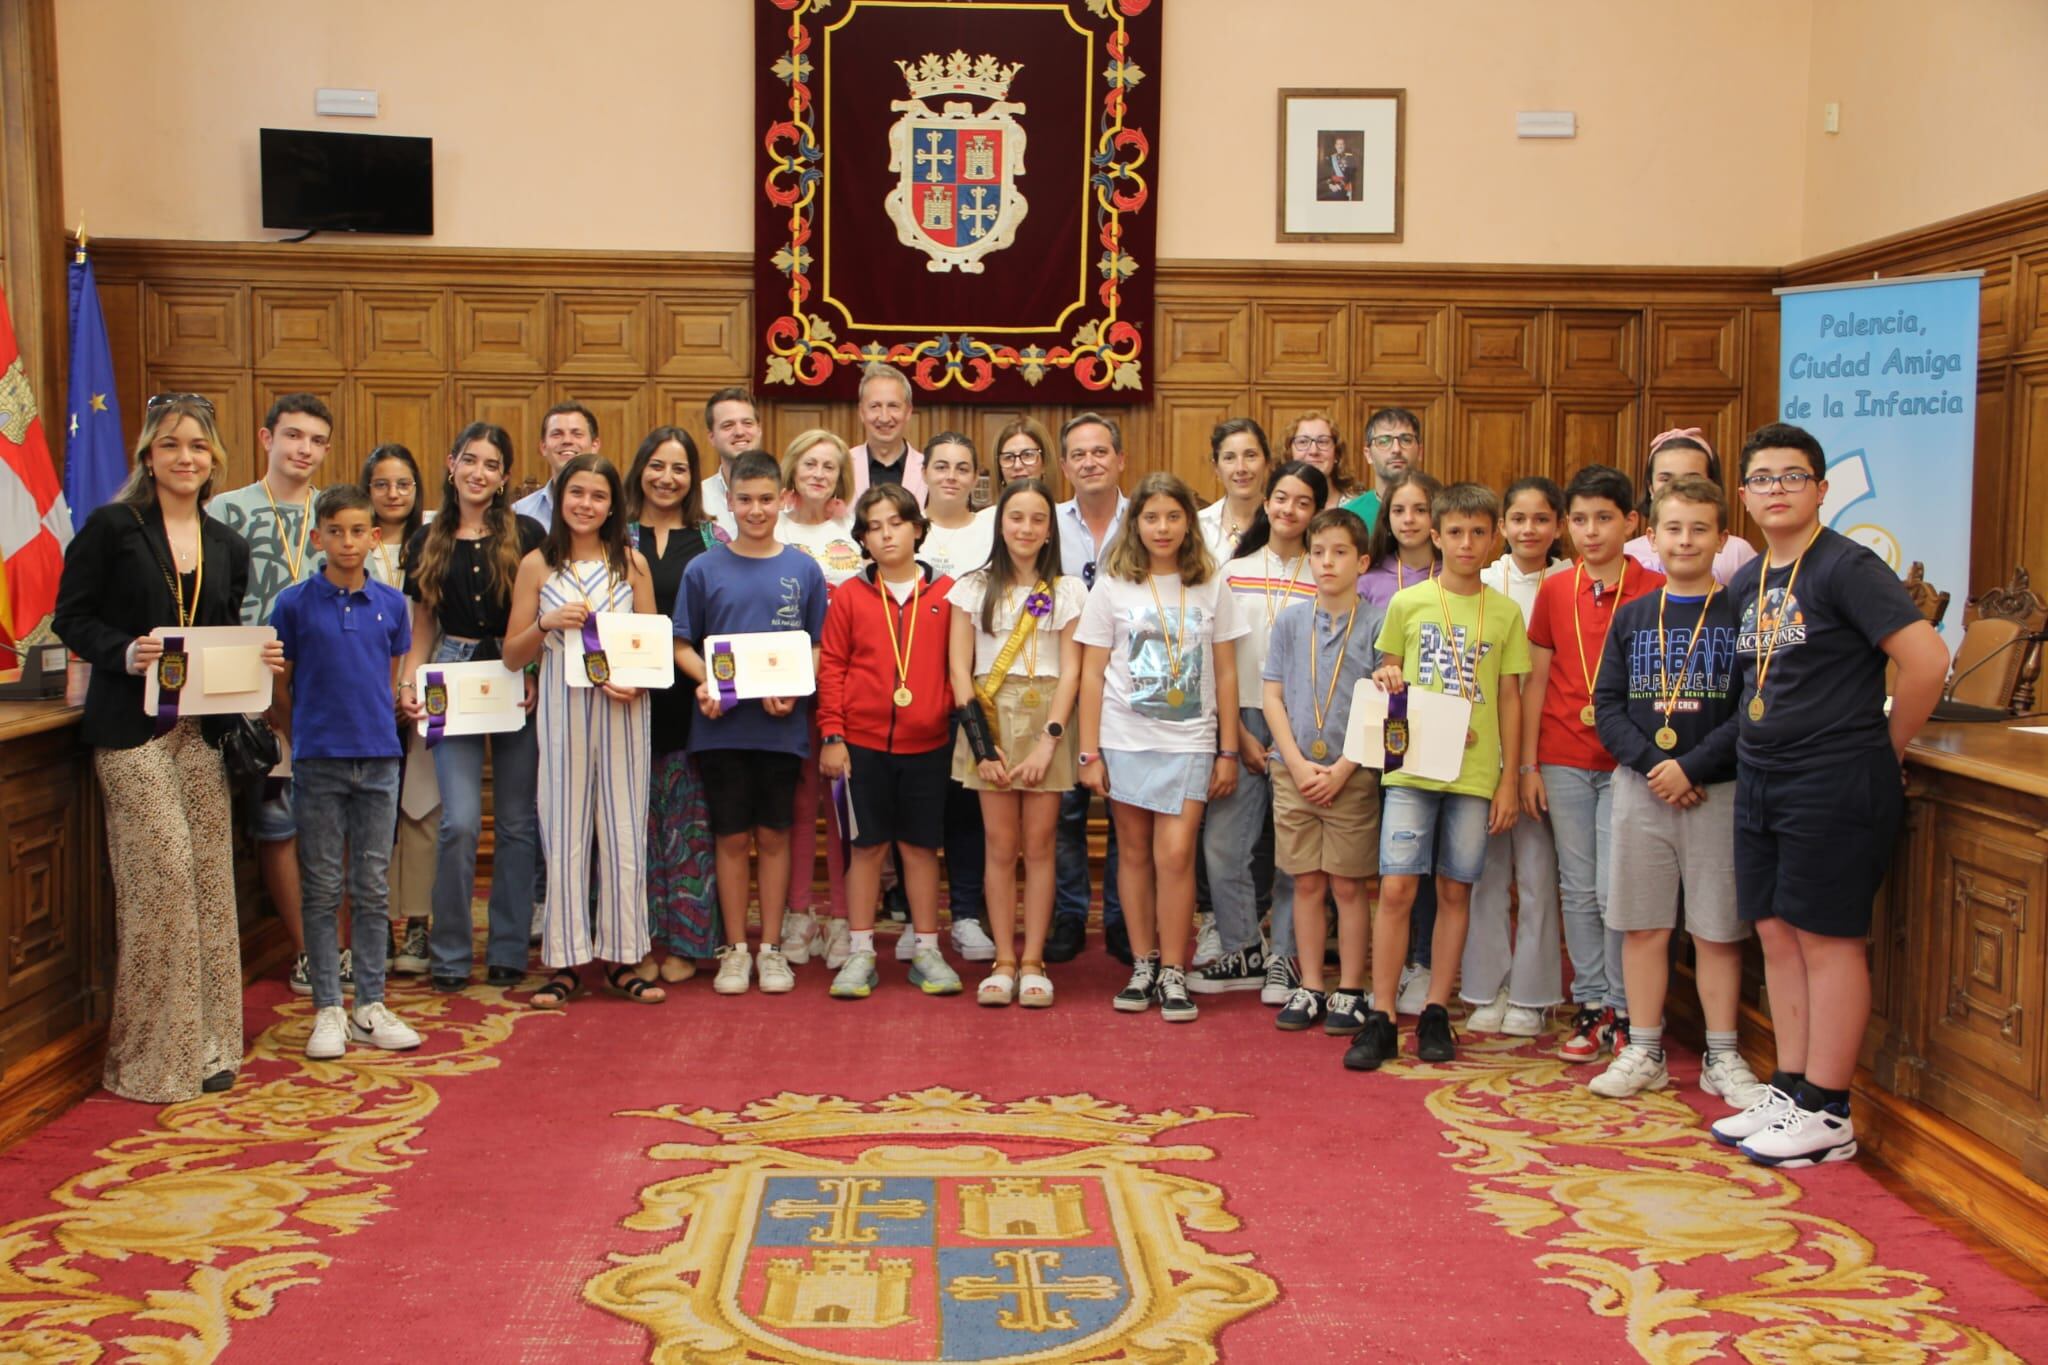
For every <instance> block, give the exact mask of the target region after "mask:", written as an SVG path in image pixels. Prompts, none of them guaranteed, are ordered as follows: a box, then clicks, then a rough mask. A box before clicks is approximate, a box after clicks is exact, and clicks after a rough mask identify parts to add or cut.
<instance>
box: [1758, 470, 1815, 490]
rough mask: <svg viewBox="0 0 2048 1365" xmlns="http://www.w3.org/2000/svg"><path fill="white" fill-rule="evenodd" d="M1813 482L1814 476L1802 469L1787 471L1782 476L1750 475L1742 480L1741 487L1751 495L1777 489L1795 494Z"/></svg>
mask: <svg viewBox="0 0 2048 1365" xmlns="http://www.w3.org/2000/svg"><path fill="white" fill-rule="evenodd" d="M1813 481H1814V476H1813V475H1812V474H1810V473H1808V472H1807V471H1806V470H1804V469H1788V470H1786V471H1785V472H1784V473H1782V474H1750V475H1748V476H1746V477H1745V478H1744V479H1743V480H1742V486H1743V487H1744V488H1746V489H1748V490H1749V491H1750V492H1752V493H1769V492H1771V491H1773V490H1774V489H1779V488H1782V489H1784V490H1785V491H1786V492H1787V493H1797V492H1798V491H1799V490H1800V489H1802V488H1804V487H1806V485H1808V484H1810V483H1812V482H1813Z"/></svg>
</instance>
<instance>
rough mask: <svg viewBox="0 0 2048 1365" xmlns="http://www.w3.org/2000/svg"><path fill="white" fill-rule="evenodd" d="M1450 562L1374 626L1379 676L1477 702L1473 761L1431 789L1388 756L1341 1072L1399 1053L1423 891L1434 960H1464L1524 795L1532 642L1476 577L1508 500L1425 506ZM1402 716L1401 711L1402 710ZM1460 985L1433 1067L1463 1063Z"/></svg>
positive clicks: (1503, 601) (1436, 989)
mask: <svg viewBox="0 0 2048 1365" xmlns="http://www.w3.org/2000/svg"><path fill="white" fill-rule="evenodd" d="M1430 511H1431V513H1432V514H1433V520H1434V521H1435V525H1436V529H1435V530H1434V531H1432V532H1431V533H1430V534H1431V536H1432V538H1433V539H1434V540H1435V541H1436V544H1437V548H1438V549H1439V550H1441V551H1442V552H1443V559H1444V567H1443V573H1442V575H1441V576H1440V577H1438V578H1436V579H1434V580H1432V581H1430V582H1427V583H1418V584H1416V585H1415V586H1414V587H1412V588H1404V589H1402V590H1401V591H1400V592H1397V593H1395V594H1394V598H1393V600H1392V601H1391V602H1389V603H1388V604H1387V618H1386V623H1385V624H1384V625H1383V626H1382V627H1381V628H1380V638H1379V649H1380V654H1381V657H1382V660H1383V662H1382V663H1381V665H1380V667H1379V669H1378V671H1377V672H1375V673H1374V674H1373V677H1374V678H1375V679H1376V680H1377V681H1378V682H1379V684H1380V685H1381V686H1382V687H1384V688H1386V689H1387V691H1388V692H1390V693H1394V694H1396V695H1397V696H1398V694H1399V693H1400V692H1401V691H1402V690H1403V689H1404V688H1406V687H1410V686H1413V687H1419V688H1426V689H1428V690H1429V691H1432V692H1447V693H1449V694H1451V695H1452V696H1458V697H1464V698H1467V699H1468V700H1469V701H1470V702H1471V703H1472V714H1471V721H1470V729H1469V730H1468V731H1467V733H1466V736H1465V762H1464V766H1463V767H1462V768H1461V769H1460V770H1459V773H1458V776H1457V778H1456V779H1455V780H1453V781H1450V782H1440V781H1434V780H1430V779H1427V778H1421V777H1416V776H1413V775H1412V774H1409V773H1405V772H1402V771H1401V770H1400V769H1399V767H1398V766H1396V765H1397V764H1398V762H1399V757H1400V756H1399V754H1397V753H1392V752H1390V753H1389V754H1388V756H1387V759H1388V762H1387V770H1386V774H1385V776H1384V777H1382V778H1381V781H1380V785H1381V787H1382V788H1383V789H1384V790H1385V792H1386V798H1387V799H1386V807H1385V809H1384V810H1383V811H1382V812H1381V815H1380V902H1379V907H1378V909H1377V911H1376V912H1375V914H1374V916H1373V952H1372V975H1373V1000H1374V1002H1375V1004H1376V1006H1377V1007H1376V1008H1374V1009H1372V1010H1370V1011H1369V1012H1368V1013H1367V1014H1366V1021H1365V1027H1364V1029H1362V1030H1361V1031H1360V1032H1359V1034H1358V1039H1357V1041H1356V1042H1354V1043H1353V1044H1352V1045H1351V1049H1350V1050H1349V1051H1348V1052H1346V1053H1345V1054H1344V1065H1345V1066H1347V1067H1350V1068H1351V1069H1352V1070H1354V1071H1374V1070H1377V1069H1378V1068H1379V1066H1380V1064H1381V1063H1383V1062H1385V1061H1387V1060H1388V1059H1389V1058H1391V1057H1393V1056H1394V1055H1395V1054H1396V1053H1397V1052H1398V1050H1399V1048H1400V1036H1399V1034H1398V1033H1396V1032H1395V1029H1394V1020H1393V1016H1392V1015H1391V1014H1390V1013H1389V1012H1388V1010H1387V1009H1386V1008H1385V1007H1386V1006H1388V1005H1391V1004H1392V1003H1393V1000H1394V996H1395V993H1396V991H1397V990H1398V989H1399V986H1400V979H1401V963H1402V961H1403V959H1404V958H1405V956H1406V951H1407V947H1408V911H1409V907H1410V906H1412V905H1413V904H1414V903H1415V894H1416V891H1417V890H1418V889H1419V888H1420V886H1421V884H1422V879H1423V878H1424V877H1426V876H1429V875H1431V874H1432V873H1434V874H1435V876H1436V891H1437V916H1436V933H1435V937H1434V940H1433V953H1432V956H1433V957H1434V959H1435V960H1436V961H1438V962H1446V963H1449V962H1457V961H1458V960H1459V959H1460V958H1462V957H1463V956H1464V952H1465V921H1466V913H1467V911H1468V910H1469V909H1470V907H1471V903H1472V883H1474V882H1476V881H1478V880H1479V874H1480V872H1481V871H1482V870H1483V869H1484V868H1485V866H1486V843H1487V839H1488V838H1489V836H1491V835H1494V834H1499V833H1501V832H1503V831H1504V830H1507V829H1509V828H1510V827H1512V826H1513V825H1514V823H1515V815H1516V809H1517V805H1518V801H1517V798H1518V796H1519V790H1518V788H1517V786H1516V782H1515V769H1514V765H1513V764H1512V763H1510V762H1506V761H1504V760H1503V756H1504V755H1506V754H1513V753H1517V752H1519V746H1520V743H1521V679H1522V675H1523V674H1526V673H1527V672H1528V671H1529V638H1528V636H1527V634H1526V633H1525V632H1524V630H1523V626H1522V609H1521V608H1520V607H1518V606H1516V605H1515V603H1514V601H1513V599H1511V598H1510V597H1508V595H1507V594H1506V593H1500V592H1492V591H1490V590H1488V589H1487V587H1486V585H1485V584H1484V583H1482V582H1481V581H1480V578H1479V572H1480V570H1481V569H1482V568H1484V567H1485V566H1486V565H1487V564H1488V563H1490V562H1492V559H1493V555H1494V551H1495V550H1496V549H1497V548H1498V546H1497V543H1496V542H1497V541H1498V539H1499V531H1500V499H1499V498H1497V497H1495V496H1494V493H1493V490H1492V489H1490V488H1486V487H1484V486H1482V485H1480V484H1476V483H1454V484H1452V485H1451V486H1450V487H1448V488H1446V489H1444V490H1443V491H1442V492H1441V493H1438V494H1437V495H1436V498H1435V499H1434V501H1433V502H1432V504H1431V507H1430ZM1396 705H1397V706H1398V705H1399V703H1398V701H1397V702H1396ZM1454 978H1455V974H1454V973H1452V972H1448V971H1446V972H1442V973H1440V974H1438V975H1437V976H1436V978H1435V979H1434V980H1433V981H1432V982H1431V984H1430V990H1429V1003H1428V1004H1427V1005H1426V1006H1424V1007H1423V1010H1422V1017H1421V1018H1420V1020H1419V1021H1418V1022H1417V1024H1416V1028H1415V1055H1416V1056H1417V1057H1418V1058H1420V1059H1421V1060H1422V1061H1425V1062H1448V1061H1450V1060H1452V1059H1453V1058H1454V1057H1456V1056H1457V1048H1456V1046H1455V1044H1454V1043H1453V1041H1452V1038H1451V1016H1450V1010H1449V1008H1448V1006H1449V1004H1450V997H1451V987H1452V986H1453V984H1454Z"/></svg>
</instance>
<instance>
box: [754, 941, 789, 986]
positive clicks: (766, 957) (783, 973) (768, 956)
mask: <svg viewBox="0 0 2048 1365" xmlns="http://www.w3.org/2000/svg"><path fill="white" fill-rule="evenodd" d="M759 967H760V972H761V994H763V995H785V994H787V993H788V992H790V991H793V990H795V989H796V973H795V972H793V971H791V970H790V969H789V960H788V959H787V958H785V957H784V956H783V955H782V954H781V952H779V951H778V950H776V949H774V948H770V947H769V946H768V945H767V944H765V943H764V944H762V945H761V961H760V964H759Z"/></svg>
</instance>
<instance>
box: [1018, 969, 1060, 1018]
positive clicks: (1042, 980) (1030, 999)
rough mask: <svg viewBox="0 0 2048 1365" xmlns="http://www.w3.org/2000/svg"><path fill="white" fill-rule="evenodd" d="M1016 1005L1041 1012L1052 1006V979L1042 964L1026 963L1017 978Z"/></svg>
mask: <svg viewBox="0 0 2048 1365" xmlns="http://www.w3.org/2000/svg"><path fill="white" fill-rule="evenodd" d="M1017 985H1018V991H1017V1003H1018V1004H1020V1005H1022V1006H1023V1007H1024V1008H1025V1009H1030V1010H1042V1009H1046V1008H1049V1007H1050V1006H1051V1005H1052V978H1050V977H1048V976H1047V975H1046V974H1045V964H1044V963H1043V962H1027V963H1025V964H1024V970H1023V971H1022V972H1020V973H1019V974H1018V978H1017Z"/></svg>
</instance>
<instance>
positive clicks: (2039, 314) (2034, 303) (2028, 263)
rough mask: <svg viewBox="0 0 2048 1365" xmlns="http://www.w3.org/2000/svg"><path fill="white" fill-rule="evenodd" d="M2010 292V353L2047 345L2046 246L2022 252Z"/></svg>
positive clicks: (2047, 265) (2047, 270) (2047, 248)
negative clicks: (2011, 324) (2011, 326)
mask: <svg viewBox="0 0 2048 1365" xmlns="http://www.w3.org/2000/svg"><path fill="white" fill-rule="evenodd" d="M2015 279H2016V280H2017V284H2016V286H2015V288H2014V290H2013V349H2014V350H2015V351H2030V350H2034V349H2037V348H2038V347H2040V346H2041V345H2042V344H2044V343H2048V246H2042V247H2040V248H2037V249H2036V250H2033V251H2028V252H2023V253H2022V254H2021V255H2020V257H2019V261H2018V267H2017V273H2016V276H2015Z"/></svg>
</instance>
